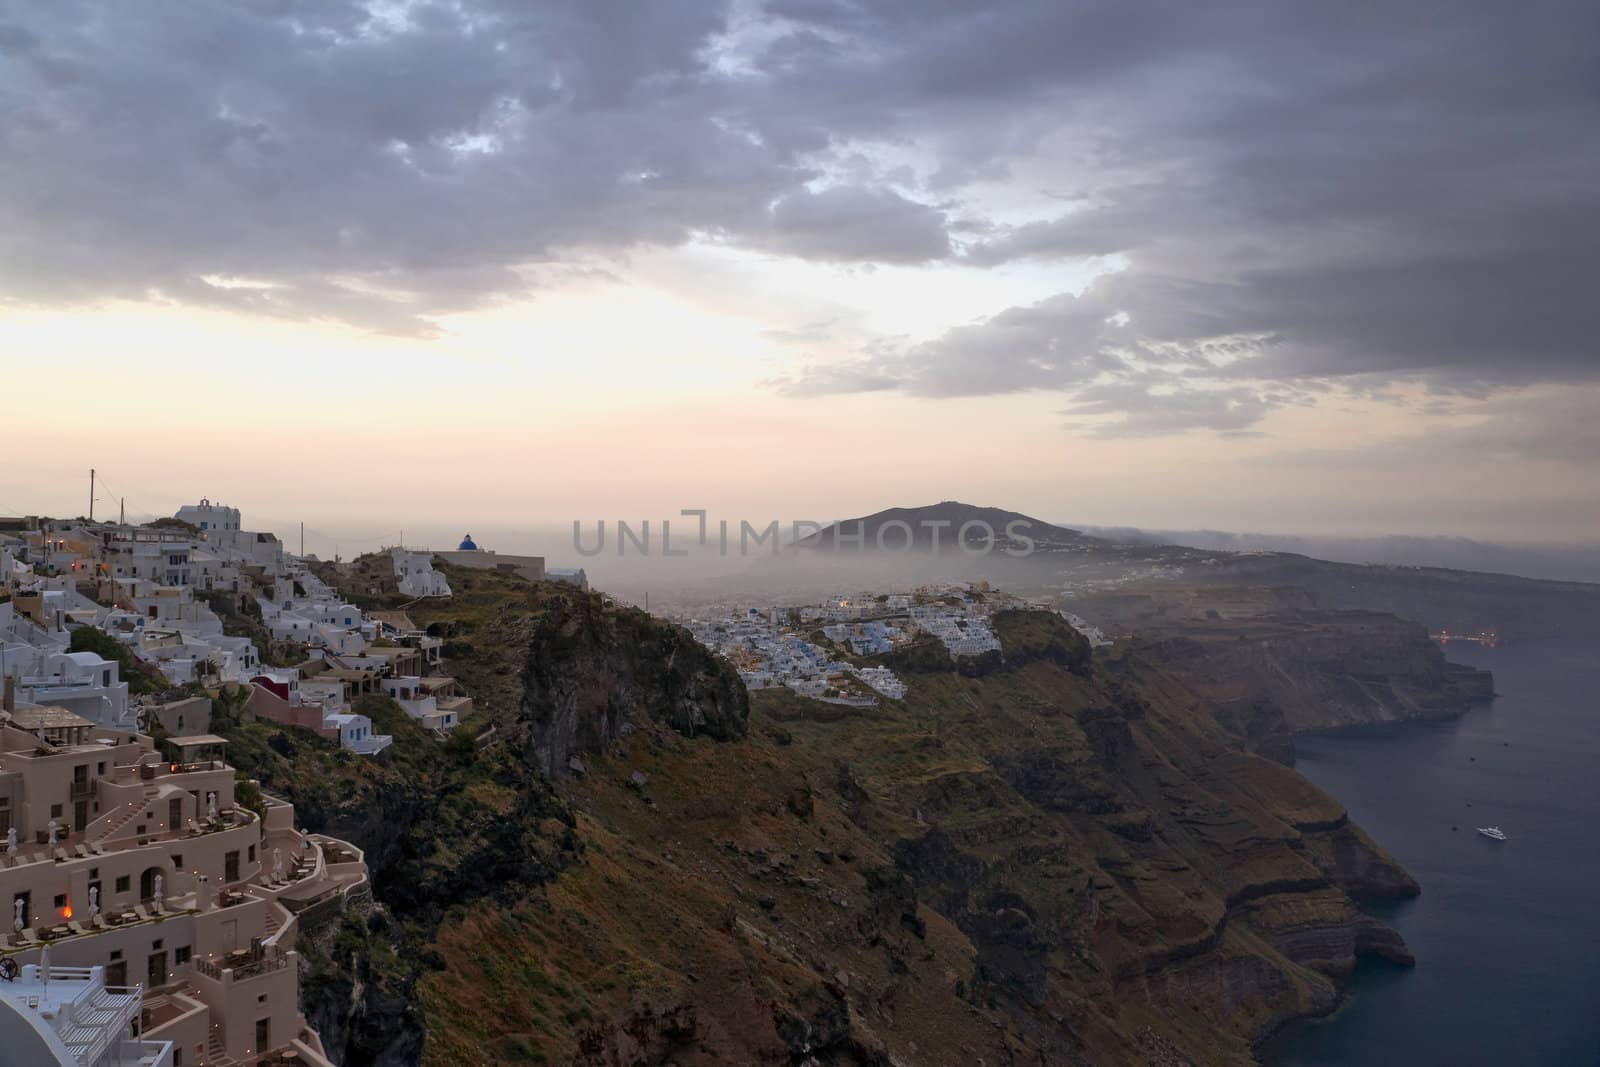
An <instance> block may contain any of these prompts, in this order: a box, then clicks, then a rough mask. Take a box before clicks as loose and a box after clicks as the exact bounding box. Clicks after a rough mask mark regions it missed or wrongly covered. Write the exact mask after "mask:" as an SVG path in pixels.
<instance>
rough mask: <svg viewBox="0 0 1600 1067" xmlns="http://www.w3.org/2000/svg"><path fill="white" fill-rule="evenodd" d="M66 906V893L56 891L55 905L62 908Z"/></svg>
mask: <svg viewBox="0 0 1600 1067" xmlns="http://www.w3.org/2000/svg"><path fill="white" fill-rule="evenodd" d="M66 906H67V895H66V894H65V893H57V894H56V907H58V908H64V907H66Z"/></svg>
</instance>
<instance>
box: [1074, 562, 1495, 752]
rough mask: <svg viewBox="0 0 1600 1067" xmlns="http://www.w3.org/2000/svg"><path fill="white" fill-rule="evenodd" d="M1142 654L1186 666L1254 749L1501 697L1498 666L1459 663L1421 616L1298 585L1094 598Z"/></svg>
mask: <svg viewBox="0 0 1600 1067" xmlns="http://www.w3.org/2000/svg"><path fill="white" fill-rule="evenodd" d="M1084 610H1087V611H1091V612H1093V613H1094V617H1095V618H1096V620H1097V621H1102V622H1104V623H1106V624H1108V625H1111V626H1113V627H1115V628H1120V629H1123V630H1125V631H1128V632H1131V633H1132V634H1133V635H1134V637H1135V648H1134V653H1133V654H1134V655H1135V656H1140V657H1143V659H1144V660H1145V661H1146V662H1147V663H1148V664H1150V665H1151V666H1158V667H1159V668H1160V669H1162V670H1166V671H1168V672H1170V673H1172V674H1174V675H1176V676H1179V677H1181V678H1182V679H1183V680H1184V681H1185V683H1186V684H1187V685H1189V687H1191V688H1192V689H1194V690H1195V691H1196V692H1197V693H1198V694H1199V695H1200V696H1201V697H1202V698H1204V700H1205V701H1206V702H1207V703H1208V704H1209V705H1210V706H1211V707H1212V709H1213V711H1214V713H1215V715H1216V717H1217V718H1218V720H1219V721H1221V722H1222V723H1223V724H1224V725H1225V726H1226V727H1227V728H1228V729H1229V731H1230V732H1231V733H1232V734H1233V735H1234V736H1235V737H1236V738H1238V739H1239V740H1240V741H1241V743H1243V744H1244V745H1245V747H1246V748H1248V749H1249V750H1251V751H1254V752H1259V753H1261V754H1262V755H1265V756H1268V757H1270V758H1273V759H1278V760H1281V761H1284V762H1289V761H1292V759H1293V749H1294V746H1293V735H1294V734H1297V733H1305V732H1308V731H1312V730H1326V729H1334V728H1338V727H1344V726H1356V725H1360V724H1363V723H1373V722H1396V721H1402V720H1406V719H1428V718H1447V717H1450V716H1454V715H1459V714H1461V713H1462V712H1464V711H1466V710H1467V709H1468V708H1470V707H1472V706H1473V705H1474V704H1477V703H1481V702H1484V701H1487V700H1489V699H1490V698H1491V697H1493V696H1494V679H1493V677H1492V675H1491V674H1490V673H1489V672H1488V671H1483V670H1478V669H1476V668H1472V667H1468V666H1464V665H1461V664H1455V663H1450V662H1448V661H1447V660H1446V659H1445V654H1444V651H1443V650H1442V649H1441V648H1440V647H1439V646H1438V645H1437V644H1435V643H1434V642H1433V641H1431V640H1430V639H1429V638H1428V633H1427V631H1426V629H1424V628H1423V626H1422V625H1421V624H1419V623H1413V622H1408V621H1406V620H1404V619H1400V618H1396V617H1395V616H1393V615H1385V614H1381V613H1377V612H1370V611H1329V610H1322V609H1319V608H1317V607H1316V606H1315V604H1314V602H1313V601H1312V599H1311V598H1310V597H1309V595H1308V594H1305V593H1304V592H1302V591H1298V590H1271V589H1211V588H1200V589H1194V588H1187V589H1186V588H1177V587H1174V588H1170V589H1162V590H1149V591H1146V592H1144V593H1142V594H1137V595H1135V594H1129V593H1119V594H1116V595H1112V596H1104V597H1101V598H1098V599H1095V600H1091V601H1089V602H1088V603H1086V604H1085V605H1084Z"/></svg>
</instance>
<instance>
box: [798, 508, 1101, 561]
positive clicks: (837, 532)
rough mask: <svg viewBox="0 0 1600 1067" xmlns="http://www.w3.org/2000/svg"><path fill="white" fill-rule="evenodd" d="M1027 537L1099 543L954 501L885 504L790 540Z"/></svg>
mask: <svg viewBox="0 0 1600 1067" xmlns="http://www.w3.org/2000/svg"><path fill="white" fill-rule="evenodd" d="M1029 541H1031V542H1032V545H1033V547H1032V548H1030V549H1029V550H1030V551H1032V550H1035V549H1040V550H1043V549H1056V548H1061V547H1066V546H1082V545H1089V544H1095V543H1098V544H1102V545H1105V546H1107V547H1109V546H1110V544H1111V542H1109V541H1100V539H1098V538H1092V537H1086V536H1084V535H1083V534H1081V533H1079V532H1078V531H1076V530H1068V529H1066V528H1064V527H1061V526H1056V525H1054V524H1053V523H1048V522H1045V521H1044V520H1042V519H1035V518H1032V517H1030V516H1027V515H1023V514H1021V513H1020V512H1016V511H1005V510H1003V509H1001V508H986V507H977V506H975V505H972V504H963V503H960V502H959V501H955V500H946V501H943V502H941V503H938V504H929V505H926V506H923V507H916V508H889V509H887V510H885V511H878V512H874V513H873V514H871V515H863V516H861V517H859V518H854V519H843V520H840V521H839V522H835V523H833V524H831V525H829V526H827V527H825V528H824V529H821V530H818V531H816V532H815V533H812V534H810V535H808V536H806V537H803V538H801V539H800V540H798V541H796V542H795V547H796V548H799V549H801V550H812V551H833V552H842V551H873V550H879V551H903V550H912V551H918V552H936V551H943V552H954V551H957V550H959V549H960V548H962V547H963V546H964V545H965V546H966V547H968V548H982V547H985V546H989V545H990V544H991V543H994V544H995V545H996V546H997V547H1007V546H1009V547H1013V548H1018V549H1020V548H1022V547H1023V546H1024V545H1025V543H1027V542H1029Z"/></svg>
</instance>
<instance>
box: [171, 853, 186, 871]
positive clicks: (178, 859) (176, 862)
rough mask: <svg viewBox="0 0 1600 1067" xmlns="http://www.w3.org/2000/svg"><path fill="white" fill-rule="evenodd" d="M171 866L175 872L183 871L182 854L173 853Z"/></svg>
mask: <svg viewBox="0 0 1600 1067" xmlns="http://www.w3.org/2000/svg"><path fill="white" fill-rule="evenodd" d="M172 866H173V868H174V869H175V870H180V871H181V870H182V869H183V853H181V852H174V853H173V854H172Z"/></svg>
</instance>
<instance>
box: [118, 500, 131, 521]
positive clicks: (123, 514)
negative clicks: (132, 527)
mask: <svg viewBox="0 0 1600 1067" xmlns="http://www.w3.org/2000/svg"><path fill="white" fill-rule="evenodd" d="M127 523H128V498H127V497H121V498H119V499H118V501H117V525H118V526H126V525H127Z"/></svg>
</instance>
